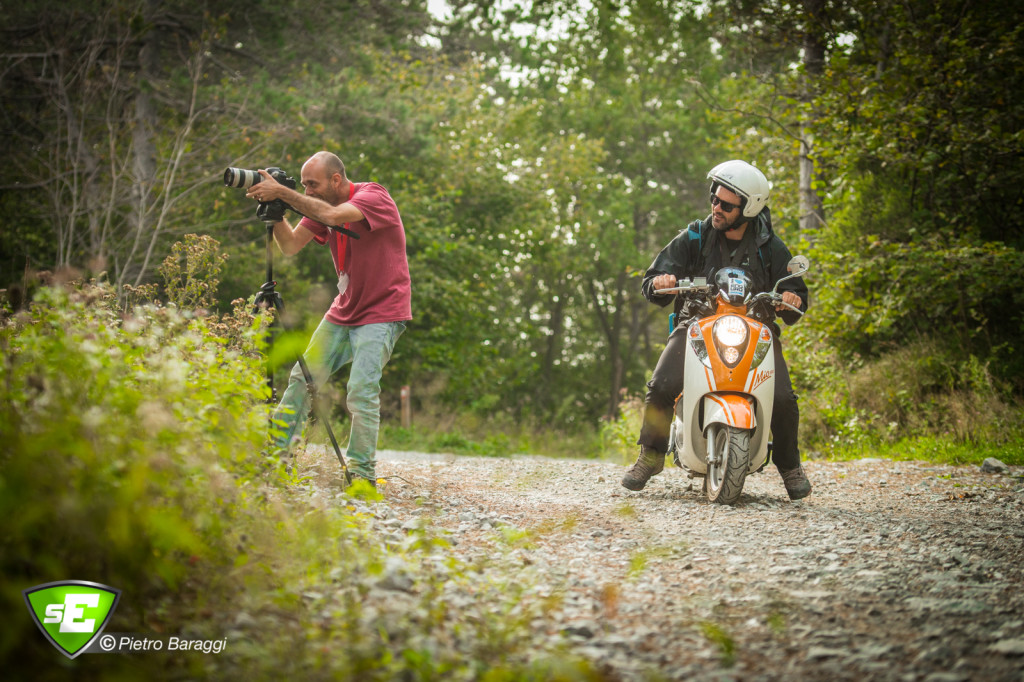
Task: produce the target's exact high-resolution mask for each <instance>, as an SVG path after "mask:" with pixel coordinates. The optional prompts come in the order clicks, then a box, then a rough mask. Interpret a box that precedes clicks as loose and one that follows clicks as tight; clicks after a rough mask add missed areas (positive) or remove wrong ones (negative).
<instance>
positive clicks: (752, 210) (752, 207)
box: [708, 160, 768, 218]
mask: <svg viewBox="0 0 1024 682" xmlns="http://www.w3.org/2000/svg"><path fill="white" fill-rule="evenodd" d="M708 179H709V180H711V193H712V194H714V193H715V190H716V189H718V186H719V185H721V186H723V187H725V188H726V189H728V190H731V191H733V192H735V193H736V194H738V195H739V197H740V199H742V200H743V202H742V203H743V217H744V218H753V217H755V216H756V215H757V214H758V213H760V212H761V209H762V208H764V205H765V204H767V203H768V178H766V177H765V176H764V173H762V172H761V171H759V170H757V169H756V168H754V167H753V166H751V165H750V164H749V163H747V162H746V161H738V160H734V161H726V162H725V163H720V164H718V165H717V166H715V167H714V168H712V169H711V172H710V173H708Z"/></svg>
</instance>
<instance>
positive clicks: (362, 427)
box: [273, 318, 405, 480]
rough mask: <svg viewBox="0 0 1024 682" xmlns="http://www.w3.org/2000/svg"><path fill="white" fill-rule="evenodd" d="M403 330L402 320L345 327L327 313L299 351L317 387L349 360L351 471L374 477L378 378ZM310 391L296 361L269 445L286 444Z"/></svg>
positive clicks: (300, 419) (303, 420)
mask: <svg viewBox="0 0 1024 682" xmlns="http://www.w3.org/2000/svg"><path fill="white" fill-rule="evenodd" d="M404 331H405V323H404V322H382V323H379V324H366V325H361V326H358V327H345V326H341V325H337V324H334V323H333V322H329V321H328V320H327V319H326V318H324V320H323V321H321V322H320V326H319V327H317V328H316V331H315V332H313V336H312V338H311V339H310V340H309V347H308V348H306V352H305V353H303V358H305V360H306V365H307V366H308V367H309V373H310V374H311V375H312V377H313V381H314V382H316V386H317V388H318V389H319V388H320V387H322V386H323V385H324V384H325V383H326V381H327V379H328V378H330V376H331V375H333V374H334V373H335V372H337V371H338V370H339V369H341V368H342V367H344V366H345V365H346V364H348V363H350V362H351V363H352V370H351V372H350V373H349V377H348V396H347V400H346V406H347V407H348V411H349V414H350V415H351V416H352V431H351V433H350V435H349V439H348V453H347V455H346V459H347V460H348V466H349V470H350V471H351V472H352V473H353V474H355V475H356V476H362V477H363V478H368V479H370V480H373V479H374V478H376V466H377V461H376V459H375V455H376V453H377V433H378V432H379V431H380V378H381V375H382V374H383V372H384V365H386V364H388V360H390V359H391V352H392V351H393V350H394V348H395V342H396V341H398V337H399V336H401V335H402V332H404ZM309 409H310V404H309V394H308V392H307V391H306V379H305V377H304V376H303V375H302V368H301V367H300V366H299V363H297V362H296V363H295V367H293V368H292V373H291V377H290V378H289V380H288V388H287V389H286V390H285V392H284V397H282V398H281V402H280V404H279V405H278V406H277V409H276V410H275V411H274V415H273V419H274V420H275V422H277V423H275V425H274V426H275V428H276V429H277V430H278V433H277V434H275V435H276V438H275V440H274V445H275V446H276V447H277V448H279V449H281V450H288V449H290V448H291V444H292V440H293V439H294V438H295V436H296V431H299V424H300V423H301V424H305V423H306V417H307V416H308V415H309Z"/></svg>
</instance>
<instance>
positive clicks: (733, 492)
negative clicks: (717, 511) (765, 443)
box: [704, 424, 750, 504]
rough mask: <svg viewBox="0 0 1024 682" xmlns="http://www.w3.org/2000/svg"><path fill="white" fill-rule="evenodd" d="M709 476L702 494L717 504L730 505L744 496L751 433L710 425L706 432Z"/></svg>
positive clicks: (720, 425) (706, 478) (705, 480)
mask: <svg viewBox="0 0 1024 682" xmlns="http://www.w3.org/2000/svg"><path fill="white" fill-rule="evenodd" d="M707 443H708V450H707V454H708V473H707V475H706V476H705V477H704V493H705V494H706V495H707V497H708V500H709V501H711V502H716V503H718V504H733V503H734V502H736V500H738V499H739V497H740V493H742V492H743V483H744V481H746V478H747V470H748V469H749V468H750V431H747V430H744V429H737V428H735V427H732V426H728V425H727V424H711V425H710V426H709V427H708V432H707Z"/></svg>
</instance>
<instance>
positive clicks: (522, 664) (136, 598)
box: [0, 285, 591, 680]
mask: <svg viewBox="0 0 1024 682" xmlns="http://www.w3.org/2000/svg"><path fill="white" fill-rule="evenodd" d="M238 303H239V307H238V309H236V310H235V311H234V312H233V313H232V314H230V315H226V316H224V317H222V318H219V319H218V318H212V317H201V316H197V315H195V314H194V313H191V312H189V311H179V310H177V309H176V308H163V307H160V306H156V305H143V306H138V307H136V308H135V309H133V310H125V309H123V308H121V307H119V306H118V304H117V302H116V297H115V295H114V290H113V288H112V287H110V286H107V285H103V286H86V287H83V288H80V289H73V290H63V289H45V290H43V291H42V292H41V293H40V295H39V296H38V297H37V300H36V302H35V303H34V305H33V307H32V309H31V311H28V312H24V313H20V314H18V315H16V316H14V317H12V318H10V319H7V320H6V321H5V322H4V325H3V327H2V328H0V349H2V350H3V364H2V365H0V391H2V394H0V397H2V401H0V405H2V406H3V407H2V409H0V436H2V438H3V440H4V443H5V449H4V454H3V455H2V457H0V513H2V514H3V515H4V519H5V531H6V532H5V533H4V534H3V536H2V537H0V576H2V578H0V600H2V603H3V604H4V606H5V607H6V608H7V610H8V612H9V613H12V614H14V613H21V612H23V609H24V604H23V603H22V599H21V590H22V589H24V588H25V587H28V586H31V585H35V584H39V583H43V582H47V581H52V580H65V579H69V578H76V579H84V580H92V581H97V582H101V583H104V584H109V585H113V586H115V587H117V588H118V589H121V590H122V591H123V598H122V601H121V604H120V606H119V608H118V611H117V613H116V614H115V616H114V621H113V622H112V624H111V626H110V628H108V630H109V631H122V632H141V633H147V632H152V633H161V634H166V633H172V634H176V635H183V634H184V635H187V636H189V637H194V638H208V639H222V638H224V637H225V636H226V637H227V638H228V639H229V644H228V647H227V649H225V651H224V652H222V653H221V654H218V655H217V656H216V657H209V656H202V655H199V654H197V655H184V654H183V655H182V656H176V657H173V658H169V657H165V656H141V657H127V656H104V657H88V656H86V657H83V658H82V659H76V660H75V661H74V662H70V663H68V662H64V663H63V667H62V662H61V659H60V654H58V653H57V652H55V651H54V650H53V649H52V648H49V647H48V645H47V644H46V643H45V642H43V641H42V640H41V639H40V637H39V633H38V632H37V631H36V630H35V629H34V628H33V626H32V624H31V623H30V621H29V620H28V619H27V618H12V619H11V623H10V626H9V627H7V628H5V629H4V630H3V631H2V634H0V659H2V660H3V661H4V663H3V667H4V670H5V672H6V673H7V674H8V675H10V676H13V677H28V676H31V677H33V679H59V678H62V677H63V676H64V675H66V674H67V673H68V671H69V670H71V671H72V672H74V673H79V674H81V675H85V676H89V675H95V676H98V677H102V678H117V677H125V678H128V677H138V676H139V675H143V676H145V677H147V678H150V679H153V678H164V677H166V678H171V679H225V678H230V679H238V678H260V679H264V678H267V679H270V678H272V679H298V678H302V679H311V678H343V679H366V680H392V679H437V678H438V677H444V678H445V679H481V678H484V677H486V676H493V677H494V679H517V680H518V679H538V680H540V679H580V678H586V676H588V675H590V674H591V673H590V671H589V668H588V666H586V665H585V664H583V663H580V662H578V661H576V660H574V659H572V658H571V657H570V658H566V657H563V656H556V655H555V653H556V650H555V649H552V650H550V651H537V649H536V648H535V637H534V635H533V632H532V628H533V627H534V626H535V624H536V623H537V622H538V619H543V618H544V617H545V615H544V614H545V613H546V610H547V609H548V605H547V604H546V603H545V602H543V601H538V600H536V599H533V598H532V597H531V596H530V595H529V581H526V580H524V579H523V576H521V575H518V574H516V575H515V582H514V584H510V583H508V582H507V581H505V580H504V579H501V580H498V579H496V578H494V577H491V576H490V574H488V575H486V576H485V575H483V573H482V572H485V571H486V570H487V568H488V567H487V566H482V565H481V566H474V567H472V569H471V570H470V569H469V568H467V567H464V566H461V565H460V564H459V563H458V562H457V561H455V560H453V559H452V558H451V556H450V554H449V552H448V551H447V550H448V544H447V543H446V541H445V540H444V539H443V538H441V537H439V536H438V535H436V534H435V533H433V532H432V531H431V530H430V528H429V527H426V526H424V527H422V528H420V529H417V530H415V531H413V532H411V533H410V534H409V536H408V537H406V538H405V539H404V540H403V541H401V542H398V543H390V544H385V543H384V542H383V541H382V540H381V538H380V537H379V534H375V533H372V532H370V531H369V530H368V528H367V519H368V515H369V514H370V513H372V509H371V507H369V506H368V505H373V504H375V503H376V502H377V501H378V500H379V499H380V496H379V495H378V494H377V493H375V492H374V491H373V490H372V488H370V487H368V486H365V485H364V486H363V487H362V489H361V490H359V489H354V490H352V491H350V493H349V494H345V495H341V494H339V495H338V496H337V497H336V498H335V500H334V502H335V503H334V504H331V505H326V506H324V505H322V504H315V503H312V502H311V501H310V500H309V499H308V497H307V493H306V492H305V489H304V487H303V486H302V485H301V482H296V481H295V480H294V479H293V477H291V476H288V475H286V474H285V472H284V471H283V469H282V467H281V466H280V464H279V463H277V462H275V461H274V460H272V459H269V458H267V457H266V456H265V455H263V454H261V450H262V449H263V448H264V447H265V444H266V427H267V423H266V419H267V413H266V406H265V404H264V402H263V398H264V397H265V391H266V389H265V387H264V380H263V376H262V358H261V356H260V354H259V353H258V352H257V351H258V348H257V346H256V341H257V339H259V338H260V337H261V336H262V329H263V326H264V325H265V324H266V322H267V320H266V318H264V317H260V318H254V317H253V316H252V315H250V314H249V313H248V312H247V311H249V310H251V304H249V303H246V302H244V301H239V302H238ZM489 561H494V562H500V561H501V557H499V556H495V557H492V558H491V559H490V560H489ZM496 573H497V574H498V575H502V576H504V575H511V573H509V572H508V570H507V568H505V567H501V568H500V569H499V570H497V571H496ZM389 580H390V581H393V582H394V581H398V582H399V584H402V585H405V586H406V587H403V588H402V589H398V590H395V589H382V588H381V587H380V585H381V584H382V583H384V582H386V581H389ZM469 595H472V597H470V596H469ZM456 605H458V606H456ZM427 652H429V656H428V655H427ZM90 659H91V660H90Z"/></svg>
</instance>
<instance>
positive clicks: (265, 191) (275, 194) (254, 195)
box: [245, 168, 285, 203]
mask: <svg viewBox="0 0 1024 682" xmlns="http://www.w3.org/2000/svg"><path fill="white" fill-rule="evenodd" d="M258 172H259V174H260V176H261V177H262V178H263V179H262V180H260V181H259V182H257V183H256V184H255V185H253V186H252V187H250V188H249V191H248V192H246V194H245V196H247V197H249V198H250V199H255V200H256V201H259V202H260V203H268V202H271V201H273V200H274V199H280V198H282V197H283V195H284V193H283V192H282V191H281V190H283V189H285V187H284V185H282V184H281V183H280V182H278V181H277V180H276V179H275V178H274V176H273V175H271V174H270V173H268V172H267V171H266V170H264V169H262V168H261V169H259V171H258Z"/></svg>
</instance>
